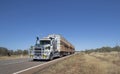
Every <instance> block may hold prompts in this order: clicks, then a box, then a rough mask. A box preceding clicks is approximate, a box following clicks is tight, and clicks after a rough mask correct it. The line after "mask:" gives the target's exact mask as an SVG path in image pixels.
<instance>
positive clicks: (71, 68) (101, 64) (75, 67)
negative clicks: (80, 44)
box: [35, 53, 120, 74]
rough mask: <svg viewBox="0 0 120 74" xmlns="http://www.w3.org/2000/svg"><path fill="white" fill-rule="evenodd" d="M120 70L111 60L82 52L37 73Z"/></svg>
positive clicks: (109, 72)
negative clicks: (104, 59)
mask: <svg viewBox="0 0 120 74" xmlns="http://www.w3.org/2000/svg"><path fill="white" fill-rule="evenodd" d="M119 70H120V67H119V66H116V65H115V64H113V63H111V62H107V61H103V60H101V59H97V58H96V57H93V56H90V55H88V54H85V53H80V54H76V55H74V56H72V57H69V58H67V59H65V60H64V61H60V62H58V63H56V64H54V65H52V66H49V67H48V68H46V69H43V70H42V71H38V72H36V73H35V74H120V71H119Z"/></svg>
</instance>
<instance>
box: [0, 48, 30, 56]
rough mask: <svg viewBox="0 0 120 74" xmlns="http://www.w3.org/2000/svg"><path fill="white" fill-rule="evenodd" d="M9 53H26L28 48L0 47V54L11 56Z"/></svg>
mask: <svg viewBox="0 0 120 74" xmlns="http://www.w3.org/2000/svg"><path fill="white" fill-rule="evenodd" d="M11 55H28V50H21V49H18V50H9V49H7V48H5V47H0V56H11Z"/></svg>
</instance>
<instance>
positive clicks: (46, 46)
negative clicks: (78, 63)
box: [33, 34, 75, 60]
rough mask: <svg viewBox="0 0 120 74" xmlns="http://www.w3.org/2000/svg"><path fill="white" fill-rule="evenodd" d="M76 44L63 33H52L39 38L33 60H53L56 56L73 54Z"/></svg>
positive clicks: (34, 49)
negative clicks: (69, 40) (63, 35)
mask: <svg viewBox="0 0 120 74" xmlns="http://www.w3.org/2000/svg"><path fill="white" fill-rule="evenodd" d="M74 52H75V48H74V46H73V45H72V44H71V43H70V42H68V41H67V40H66V39H65V38H64V37H62V36H61V35H56V34H51V35H48V36H47V37H43V38H41V39H39V37H37V39H36V44H35V46H34V47H33V60H52V59H53V58H55V57H62V56H66V55H70V54H73V53H74Z"/></svg>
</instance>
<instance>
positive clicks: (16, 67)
mask: <svg viewBox="0 0 120 74" xmlns="http://www.w3.org/2000/svg"><path fill="white" fill-rule="evenodd" d="M42 63H45V61H43V62H41V61H31V60H30V59H29V58H20V59H12V60H0V74H13V73H14V72H17V71H20V70H24V69H26V68H29V67H32V66H36V65H39V64H42Z"/></svg>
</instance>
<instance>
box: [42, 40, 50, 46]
mask: <svg viewBox="0 0 120 74" xmlns="http://www.w3.org/2000/svg"><path fill="white" fill-rule="evenodd" d="M47 44H50V41H49V40H41V41H40V45H47Z"/></svg>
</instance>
